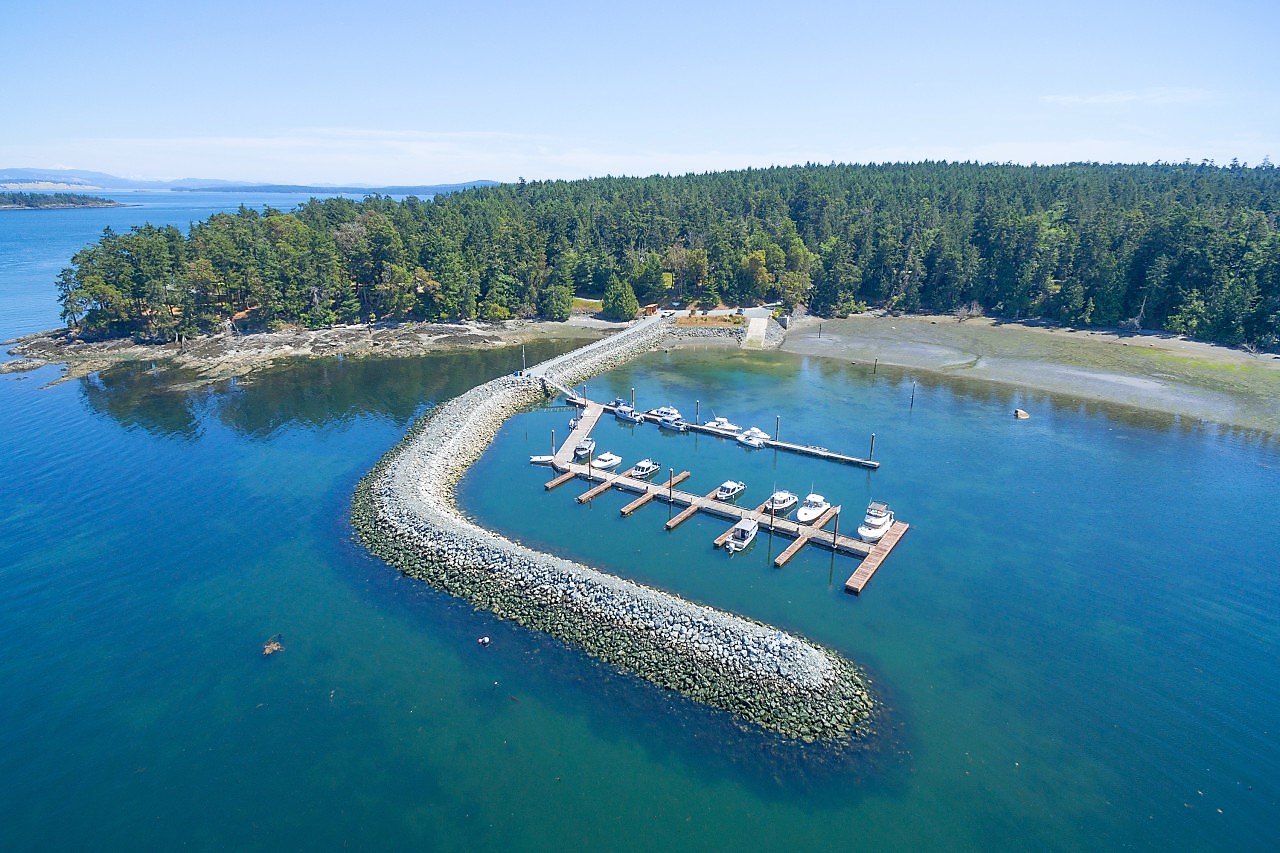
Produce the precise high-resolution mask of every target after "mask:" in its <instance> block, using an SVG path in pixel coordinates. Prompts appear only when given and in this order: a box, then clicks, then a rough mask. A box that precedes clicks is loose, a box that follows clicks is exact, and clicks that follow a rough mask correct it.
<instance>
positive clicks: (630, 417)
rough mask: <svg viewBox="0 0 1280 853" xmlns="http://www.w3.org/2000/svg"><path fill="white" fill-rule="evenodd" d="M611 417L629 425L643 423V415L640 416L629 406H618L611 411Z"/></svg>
mask: <svg viewBox="0 0 1280 853" xmlns="http://www.w3.org/2000/svg"><path fill="white" fill-rule="evenodd" d="M613 416H614V417H615V418H617V419H618V420H620V421H624V422H626V423H629V424H642V423H644V415H642V414H640V413H639V412H637V411H636V410H635V409H633V408H631V407H630V406H619V407H618V408H616V409H614V410H613Z"/></svg>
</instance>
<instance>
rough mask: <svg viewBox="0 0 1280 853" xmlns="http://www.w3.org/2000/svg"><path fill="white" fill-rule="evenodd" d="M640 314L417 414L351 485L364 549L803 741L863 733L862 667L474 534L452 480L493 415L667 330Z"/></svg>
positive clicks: (630, 353) (866, 719)
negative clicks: (519, 372)
mask: <svg viewBox="0 0 1280 853" xmlns="http://www.w3.org/2000/svg"><path fill="white" fill-rule="evenodd" d="M666 331H667V326H666V324H664V323H661V322H645V323H641V324H638V325H637V326H636V327H633V328H632V329H629V330H628V331H626V332H622V333H619V334H617V335H614V336H613V337H610V338H606V339H604V340H602V341H597V342H595V343H593V344H591V345H589V346H586V347H583V348H581V349H579V350H575V351H574V352H572V353H569V354H567V355H565V356H561V357H559V358H556V359H552V360H551V361H548V362H544V363H543V364H541V365H538V366H537V367H535V368H534V369H532V370H530V371H528V374H527V375H525V376H508V377H502V378H499V379H495V380H493V381H491V382H488V383H485V384H484V385H481V386H478V387H476V388H474V389H472V390H471V391H468V392H467V393H465V394H463V395H462V396H460V397H457V398H454V399H453V400H450V401H448V402H447V403H444V404H442V405H441V406H439V407H437V408H436V409H434V410H433V411H431V412H429V413H428V414H427V415H425V416H424V417H423V418H422V419H421V420H420V421H419V422H418V423H417V424H415V425H414V427H413V428H412V429H411V430H410V431H409V433H408V434H407V435H406V436H405V437H404V439H402V440H401V442H400V443H399V444H398V445H397V446H396V447H395V448H393V449H392V450H391V452H389V453H388V454H387V455H386V456H385V457H383V459H382V460H381V461H380V462H379V463H378V465H377V466H376V467H375V468H374V470H373V471H371V472H370V473H369V474H368V475H367V476H366V477H365V479H364V480H363V481H361V483H360V485H359V487H358V488H357V490H356V495H355V498H354V501H353V507H352V518H353V522H354V525H355V528H356V530H357V532H358V533H359V535H360V536H361V538H362V539H363V541H364V542H365V544H366V545H367V546H368V547H369V549H370V550H371V551H372V552H373V553H375V554H376V555H378V556H379V557H381V558H382V559H384V560H386V561H387V562H388V563H390V564H391V565H393V566H395V567H396V568H398V569H399V570H400V571H402V572H404V573H405V574H407V575H410V576H412V577H415V578H418V579H421V580H424V581H426V582H428V583H430V584H432V585H433V586H435V587H437V588H439V589H442V590H444V591H446V592H449V593H451V594H453V595H456V596H459V597H461V598H464V599H466V600H467V601H469V602H471V603H472V604H473V605H475V606H477V607H482V608H484V609H486V610H490V611H492V612H494V613H496V614H497V615H499V616H502V617H504V618H507V619H512V620H514V621H516V622H519V623H521V624H522V625H525V626H527V627H530V628H534V629H537V630H540V631H544V632H546V633H548V634H551V635H552V636H555V637H558V638H560V639H562V640H564V641H567V642H569V643H573V644H575V645H578V646H580V647H582V648H583V649H584V650H586V651H587V652H588V653H589V654H591V655H593V656H595V657H597V658H599V659H601V660H604V661H606V662H608V663H610V664H612V665H614V666H616V667H618V668H619V669H622V670H624V671H627V672H631V673H634V674H636V675H639V676H641V677H643V678H646V679H648V680H649V681H652V682H653V683H655V684H657V685H659V686H662V687H665V688H669V689H672V690H678V691H679V692H681V693H683V694H684V695H686V696H689V697H690V698H693V699H695V700H697V701H700V702H704V703H706V704H709V705H712V706H714V707H717V708H721V709H723V710H726V711H729V712H731V713H733V714H736V715H738V716H740V717H742V718H743V719H745V720H748V721H750V722H753V723H755V724H757V725H759V726H762V727H763V728H765V729H769V730H773V731H776V732H779V733H781V734H783V735H786V736H788V737H792V738H798V739H803V740H806V741H816V740H824V741H826V740H840V739H848V738H851V737H853V738H859V737H861V736H865V735H867V734H869V733H870V732H871V730H872V726H873V724H874V720H875V713H876V703H875V700H874V699H873V697H872V694H871V691H870V687H869V682H868V679H867V678H866V676H865V674H864V673H863V672H862V671H861V670H860V669H858V668H857V667H856V666H855V665H854V664H852V663H851V662H850V661H848V660H846V659H844V658H843V657H841V656H840V655H838V654H835V653H834V652H831V651H830V650H827V649H823V648H821V647H819V646H817V645H815V644H813V643H810V642H807V641H805V640H802V639H799V638H797V637H794V636H791V635H789V634H786V633H784V632H782V631H779V630H777V629H776V628H772V627H769V626H767V625H762V624H760V623H757V622H753V621H751V620H748V619H744V618H742V617H739V616H735V615H733V614H730V613H725V612H723V611H719V610H716V609H714V608H711V607H706V606H702V605H698V604H694V603H692V602H689V601H685V600H683V599H681V598H678V597H676V596H673V595H670V594H668V593H665V592H662V591H660V590H656V589H652V588H650V587H646V586H644V585H641V584H637V583H634V582H632V581H628V580H625V579H622V578H618V577H615V576H613V575H609V574H606V573H603V572H600V571H597V570H595V569H592V568H590V567H588V566H585V565H582V564H580V563H576V562H573V561H570V560H565V559H562V558H558V557H555V556H552V555H549V554H544V553H540V552H537V551H534V550H532V549H530V548H527V547H525V546H523V545H520V544H518V543H515V542H512V541H511V540H508V539H506V538H504V537H502V536H500V535H498V534H496V533H493V532H492V531H489V530H486V529H484V528H482V527H481V526H479V525H478V524H476V523H475V522H474V521H472V520H471V519H469V518H467V517H466V516H465V514H464V513H462V512H461V511H460V510H459V508H458V507H457V505H456V503H455V500H454V490H455V487H456V485H457V483H458V481H459V480H460V479H461V477H462V476H463V474H464V473H465V471H466V470H467V468H468V467H469V466H470V465H471V464H472V463H473V462H474V461H475V460H476V459H477V458H479V456H480V454H481V453H482V452H483V451H484V449H485V448H486V447H488V445H489V444H490V443H491V442H492V441H493V438H494V436H495V435H496V434H497V431H498V429H499V427H500V426H501V425H502V423H503V422H504V421H505V420H506V419H507V418H509V417H511V416H512V415H514V414H516V413H518V412H520V411H523V410H526V409H528V408H530V407H532V406H534V405H536V404H537V403H539V402H541V401H542V400H544V399H545V390H544V385H543V382H542V380H543V379H545V380H547V381H548V382H554V383H557V384H561V385H568V386H571V385H572V384H573V383H575V382H580V381H583V380H585V379H587V378H590V377H591V376H593V375H595V374H597V373H599V372H601V371H603V370H607V369H609V368H610V367H613V366H616V365H617V364H620V363H622V362H623V361H625V360H627V359H629V358H632V357H634V356H635V355H636V354H637V353H639V352H642V351H644V350H646V349H649V348H651V347H653V346H654V345H656V344H657V342H658V341H660V340H661V339H662V337H663V336H664V335H665V334H666Z"/></svg>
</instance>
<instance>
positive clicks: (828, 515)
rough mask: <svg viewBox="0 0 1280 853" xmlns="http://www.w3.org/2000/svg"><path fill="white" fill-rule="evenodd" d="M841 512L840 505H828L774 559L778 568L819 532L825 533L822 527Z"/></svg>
mask: <svg viewBox="0 0 1280 853" xmlns="http://www.w3.org/2000/svg"><path fill="white" fill-rule="evenodd" d="M839 512H840V507H838V506H833V507H827V511H826V512H824V513H823V514H822V516H821V517H819V518H818V520H817V521H815V522H814V523H813V524H812V525H807V526H808V527H809V530H808V531H804V530H802V531H800V535H799V536H797V537H796V541H794V542H792V543H791V544H790V545H788V546H787V550H785V551H783V552H782V553H781V554H779V555H778V556H777V558H776V559H775V560H774V561H773V564H774V565H775V566H777V567H778V568H782V567H783V566H785V565H786V564H787V561H789V560H790V559H791V558H792V557H794V556H795V555H796V554H798V553H800V549H801V548H803V547H804V546H805V545H807V544H809V540H810V539H812V538H813V537H815V536H817V535H818V534H819V533H822V534H823V535H825V532H824V531H823V529H822V528H823V527H825V526H826V524H827V523H828V522H829V521H831V519H833V518H835V517H836V515H837V514H839ZM832 536H833V537H834V536H835V534H832Z"/></svg>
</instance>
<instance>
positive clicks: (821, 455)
mask: <svg viewBox="0 0 1280 853" xmlns="http://www.w3.org/2000/svg"><path fill="white" fill-rule="evenodd" d="M565 400H566V402H567V403H568V404H569V405H570V406H575V407H578V408H580V409H582V413H583V416H584V417H592V420H591V421H590V425H589V426H588V427H587V429H586V431H585V432H583V433H582V436H581V437H580V438H575V437H576V436H577V435H578V430H575V431H574V432H573V433H572V434H571V435H570V437H569V440H568V441H566V442H565V443H564V445H563V446H562V447H561V448H560V454H563V453H564V450H565V448H566V447H567V448H568V449H569V452H570V454H572V452H573V448H574V447H576V446H577V443H578V442H579V441H581V440H582V438H585V437H586V435H587V434H588V433H590V432H591V429H592V428H594V427H595V425H596V421H598V420H599V419H600V415H602V414H604V413H606V412H608V413H610V414H612V413H613V411H614V409H615V407H614V406H612V405H609V404H608V403H597V402H595V401H594V400H588V399H587V398H585V397H578V396H566V397H565ZM596 407H599V410H598V411H596ZM639 414H640V416H641V417H643V418H644V420H645V422H646V423H652V424H656V423H657V422H658V421H659V420H660V419H659V418H658V416H657V415H654V414H652V413H650V412H640V413H639ZM582 425H583V424H582V421H579V423H578V429H581V428H582ZM685 425H686V426H687V427H688V429H689V430H690V431H692V432H700V433H703V434H704V435H713V436H715V437H716V438H723V439H726V440H728V441H737V439H738V434H737V433H735V432H731V431H729V430H723V429H716V428H715V427H710V426H707V425H706V424H695V423H693V422H691V421H686V422H685ZM764 446H765V447H771V448H773V449H774V450H785V451H787V452H789V453H799V454H802V455H804V456H813V457H815V458H817V459H825V460H827V461H828V462H840V463H842V464H844V465H858V466H861V467H863V468H870V469H872V470H875V469H876V468H879V467H880V463H879V462H877V461H875V460H874V459H863V458H861V457H859V456H852V455H850V454H848V453H837V452H836V451H834V450H828V449H827V448H825V447H818V446H816V445H812V444H796V443H795V442H791V441H775V440H774V439H772V438H767V439H765V442H764ZM560 454H557V456H556V458H557V459H558V458H560Z"/></svg>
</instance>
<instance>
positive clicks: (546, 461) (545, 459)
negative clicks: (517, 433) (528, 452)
mask: <svg viewBox="0 0 1280 853" xmlns="http://www.w3.org/2000/svg"><path fill="white" fill-rule="evenodd" d="M529 461H530V462H531V463H533V464H534V465H550V464H551V463H552V462H555V461H556V458H555V457H554V456H530V457H529Z"/></svg>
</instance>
